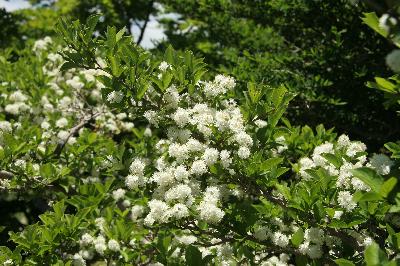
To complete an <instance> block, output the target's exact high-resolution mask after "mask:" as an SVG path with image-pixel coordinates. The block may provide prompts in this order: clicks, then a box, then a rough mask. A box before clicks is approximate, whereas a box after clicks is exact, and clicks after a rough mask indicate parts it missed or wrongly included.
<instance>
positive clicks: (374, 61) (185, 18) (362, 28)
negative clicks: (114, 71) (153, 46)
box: [164, 0, 400, 149]
mask: <svg viewBox="0 0 400 266" xmlns="http://www.w3.org/2000/svg"><path fill="white" fill-rule="evenodd" d="M164 2H165V3H166V4H167V6H168V7H169V9H170V10H171V11H173V12H177V13H179V14H181V19H179V20H168V21H164V25H166V26H167V29H168V30H167V36H168V43H171V44H172V45H173V46H174V47H175V48H179V49H187V48H188V47H189V48H190V49H192V50H193V51H195V53H198V54H200V55H201V56H204V57H205V58H206V63H208V64H210V65H211V67H212V68H213V69H214V70H216V71H226V72H228V73H229V74H232V75H234V76H235V77H236V78H237V79H238V80H241V81H242V82H245V81H255V82H257V83H260V82H262V83H265V84H269V85H271V86H276V85H279V84H281V83H284V84H285V85H286V86H287V87H288V88H289V89H290V90H291V91H293V92H295V93H297V94H298V96H297V98H295V100H294V101H293V102H292V104H291V107H290V109H289V111H288V115H289V116H290V118H291V121H292V123H294V124H304V123H307V124H309V125H313V126H315V125H317V124H319V123H324V124H325V125H326V126H328V127H335V128H336V129H337V130H339V131H340V132H345V133H348V134H350V135H351V136H352V137H353V138H357V139H361V140H363V141H365V142H367V143H368V144H370V145H372V146H371V148H372V149H376V148H377V147H379V146H380V145H381V144H382V143H384V142H385V141H388V140H393V139H395V138H396V136H397V135H398V133H399V130H400V128H399V125H400V121H399V119H398V118H397V116H396V114H394V113H393V111H390V110H389V111H388V110H384V109H383V108H382V101H383V97H382V95H381V93H379V92H376V91H371V90H370V89H368V88H367V87H366V86H365V83H366V82H367V81H369V80H371V79H373V78H374V76H377V75H385V74H386V75H387V74H388V73H389V72H388V70H387V67H386V66H385V63H384V56H385V55H386V54H387V53H388V52H389V51H390V50H391V49H392V47H391V45H390V43H389V42H387V41H386V40H385V39H383V38H381V37H380V36H378V35H377V34H375V33H374V32H373V31H371V30H370V29H369V28H368V27H367V26H366V25H365V24H363V22H362V20H361V19H360V17H362V16H363V12H366V11H367V10H369V9H368V7H366V6H364V5H363V3H362V2H360V3H359V4H357V5H352V4H351V3H350V1H297V0H291V1H245V0H241V1H240V0H235V1H222V0H221V1H205V0H203V1H187V0H167V1H164ZM244 85H245V84H243V86H244ZM395 121H396V122H395Z"/></svg>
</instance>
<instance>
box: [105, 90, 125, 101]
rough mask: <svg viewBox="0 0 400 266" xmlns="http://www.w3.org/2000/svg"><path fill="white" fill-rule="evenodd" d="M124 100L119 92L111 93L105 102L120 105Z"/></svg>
mask: <svg viewBox="0 0 400 266" xmlns="http://www.w3.org/2000/svg"><path fill="white" fill-rule="evenodd" d="M123 98H124V94H123V93H122V92H120V91H112V92H110V93H109V94H108V95H107V101H108V102H110V103H120V102H121V101H122V99H123Z"/></svg>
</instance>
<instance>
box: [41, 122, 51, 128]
mask: <svg viewBox="0 0 400 266" xmlns="http://www.w3.org/2000/svg"><path fill="white" fill-rule="evenodd" d="M40 127H41V128H43V129H49V128H50V124H49V122H47V121H43V122H42V123H41V124H40Z"/></svg>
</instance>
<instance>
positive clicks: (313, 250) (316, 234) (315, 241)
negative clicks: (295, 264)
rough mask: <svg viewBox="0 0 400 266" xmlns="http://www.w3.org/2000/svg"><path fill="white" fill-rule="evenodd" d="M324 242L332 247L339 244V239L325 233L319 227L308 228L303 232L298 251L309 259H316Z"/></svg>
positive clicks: (319, 255) (321, 253)
mask: <svg viewBox="0 0 400 266" xmlns="http://www.w3.org/2000/svg"><path fill="white" fill-rule="evenodd" d="M324 244H325V245H326V246H327V247H328V248H330V249H332V248H333V247H335V246H337V245H339V244H340V239H338V238H337V237H333V236H329V235H325V233H324V231H323V230H322V229H320V228H309V229H307V230H305V232H304V242H303V243H302V244H301V245H300V246H299V251H300V253H302V254H304V255H307V256H309V257H310V258H311V259H318V258H321V257H322V255H323V250H322V247H323V245H324Z"/></svg>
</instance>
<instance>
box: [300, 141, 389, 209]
mask: <svg viewBox="0 0 400 266" xmlns="http://www.w3.org/2000/svg"><path fill="white" fill-rule="evenodd" d="M365 150H366V146H365V145H364V144H363V143H361V142H355V141H350V140H349V138H348V137H347V136H346V135H341V136H340V137H339V138H338V141H337V144H333V143H329V142H325V143H324V144H322V145H320V146H317V147H315V149H314V152H313V154H312V156H311V158H308V157H305V158H302V159H300V161H299V165H300V170H299V173H300V176H301V177H302V178H303V179H305V180H312V176H311V175H310V174H309V173H308V172H307V171H308V170H310V169H317V168H323V169H325V170H326V171H327V172H328V174H329V175H331V176H335V177H337V179H336V187H337V188H338V189H339V190H343V191H340V192H339V193H338V198H337V201H338V204H339V206H340V207H342V208H343V209H345V210H346V211H351V210H352V209H354V208H355V207H356V206H357V204H356V203H355V202H354V201H353V199H352V194H351V192H350V191H357V190H362V191H369V190H370V187H369V186H368V185H366V184H365V183H364V182H362V181H361V180H360V179H358V178H356V177H354V176H353V174H352V173H351V170H353V169H357V168H360V167H363V166H368V165H367V164H366V163H367V157H366V156H365ZM325 154H331V155H335V156H337V157H339V158H341V165H340V166H337V165H336V166H335V165H334V164H333V163H332V162H330V161H329V160H327V159H326V158H325V157H324V155H325ZM387 163H388V162H387V161H385V162H384V164H385V165H387ZM380 165H382V164H380Z"/></svg>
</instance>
